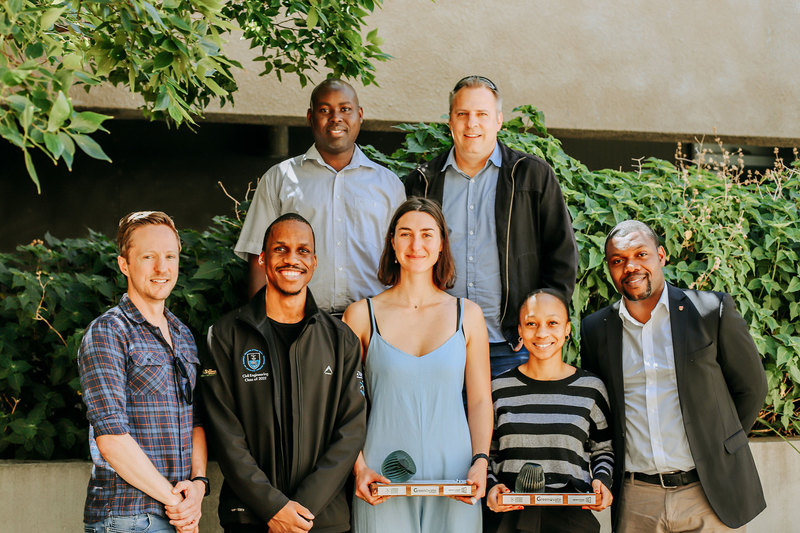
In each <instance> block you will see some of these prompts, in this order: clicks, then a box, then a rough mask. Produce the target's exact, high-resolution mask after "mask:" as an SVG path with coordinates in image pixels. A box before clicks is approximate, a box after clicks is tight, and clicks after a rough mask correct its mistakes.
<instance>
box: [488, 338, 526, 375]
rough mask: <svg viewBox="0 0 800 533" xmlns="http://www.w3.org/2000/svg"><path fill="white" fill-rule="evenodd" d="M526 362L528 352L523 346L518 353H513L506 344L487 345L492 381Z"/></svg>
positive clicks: (494, 343) (493, 343)
mask: <svg viewBox="0 0 800 533" xmlns="http://www.w3.org/2000/svg"><path fill="white" fill-rule="evenodd" d="M527 360H528V350H526V349H525V347H524V346H523V347H522V348H520V350H519V351H518V352H515V351H514V350H512V349H511V346H509V345H508V343H507V342H492V343H490V344H489V366H490V367H491V373H492V379H494V378H496V377H497V376H499V375H500V374H502V373H503V372H505V371H506V370H510V369H512V368H514V367H517V366H519V365H521V364H522V363H524V362H525V361H527Z"/></svg>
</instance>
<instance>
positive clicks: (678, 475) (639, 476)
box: [627, 468, 700, 489]
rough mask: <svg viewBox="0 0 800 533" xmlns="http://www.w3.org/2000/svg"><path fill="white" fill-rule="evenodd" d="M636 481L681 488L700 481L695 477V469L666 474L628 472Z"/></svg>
mask: <svg viewBox="0 0 800 533" xmlns="http://www.w3.org/2000/svg"><path fill="white" fill-rule="evenodd" d="M627 474H628V475H630V476H631V477H632V478H633V479H635V480H636V481H643V482H644V483H650V484H651V485H661V486H662V487H664V488H665V489H666V488H670V487H682V486H684V485H688V484H689V483H694V482H695V481H700V477H699V476H698V475H697V469H694V468H693V469H692V470H689V471H688V472H668V473H666V474H643V473H641V472H628V473H627Z"/></svg>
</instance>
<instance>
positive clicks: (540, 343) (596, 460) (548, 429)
mask: <svg viewBox="0 0 800 533" xmlns="http://www.w3.org/2000/svg"><path fill="white" fill-rule="evenodd" d="M518 327H519V335H520V338H521V340H522V342H523V343H524V345H525V348H527V350H528V353H529V356H528V361H527V362H526V363H523V364H522V365H520V366H519V367H517V368H513V369H511V370H509V371H508V372H506V373H504V374H501V375H500V376H498V377H496V378H495V379H493V380H492V400H493V402H494V410H495V430H494V435H493V437H492V447H491V461H490V473H489V476H488V487H489V492H488V496H487V506H488V507H489V509H491V510H492V511H495V512H497V513H505V515H503V517H502V520H500V527H499V529H498V532H503V533H507V532H509V533H510V532H519V531H526V532H528V531H533V532H547V533H552V532H562V531H563V532H565V533H566V532H569V533H575V532H597V531H600V524H599V522H598V521H597V519H596V518H595V517H594V515H593V514H592V513H591V512H589V511H587V510H585V509H591V510H594V511H600V510H602V509H605V508H606V507H608V506H609V505H610V504H611V499H612V498H611V491H610V490H609V488H610V486H611V474H612V470H613V468H614V453H613V451H612V449H611V431H610V428H609V407H608V394H607V393H606V388H605V386H604V385H603V382H602V381H601V380H600V378H598V377H597V376H595V375H594V374H591V373H589V372H586V371H584V370H581V369H578V368H575V367H574V366H572V365H569V364H567V363H565V362H564V361H562V359H561V348H562V347H563V346H564V342H565V341H566V339H567V338H569V333H570V323H569V316H568V314H567V306H566V304H565V303H564V301H563V300H562V297H561V296H560V295H559V293H558V292H556V291H553V290H550V289H539V290H537V291H534V292H533V293H531V294H530V296H528V298H526V300H525V302H523V304H522V307H521V308H520V313H519V326H518ZM528 462H532V463H538V464H540V465H542V467H543V470H544V472H545V484H546V492H592V491H593V492H595V493H596V494H599V495H600V502H599V503H598V504H597V505H594V506H590V507H584V508H580V507H540V506H531V507H524V508H523V507H521V506H517V505H502V504H500V497H499V494H501V493H505V492H511V488H513V487H514V484H515V481H516V477H517V474H518V473H519V471H520V469H521V468H522V466H523V465H524V464H525V463H528Z"/></svg>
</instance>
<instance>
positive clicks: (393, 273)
mask: <svg viewBox="0 0 800 533" xmlns="http://www.w3.org/2000/svg"><path fill="white" fill-rule="evenodd" d="M411 211H419V212H421V213H427V214H429V215H430V216H432V217H433V220H435V221H436V225H437V226H439V234H440V235H441V238H442V251H441V252H440V254H439V259H438V260H437V261H436V264H435V265H434V266H433V284H434V285H436V287H438V288H439V289H441V290H444V289H450V288H452V287H453V285H455V282H456V267H455V263H454V262H453V254H452V253H450V237H449V235H448V233H447V223H445V221H444V215H443V214H442V209H441V208H440V207H439V204H438V203H437V202H435V201H433V200H429V199H428V198H422V197H419V196H413V197H411V198H409V199H408V200H406V201H405V202H403V203H402V204H401V205H400V207H398V208H397V211H395V212H394V216H392V221H391V223H390V224H389V229H388V231H387V232H386V238H385V239H384V242H383V253H382V254H381V262H380V264H379V265H378V281H380V282H381V283H383V284H384V285H389V286H394V285H397V283H398V282H399V281H400V264H399V263H398V262H397V256H396V255H395V253H394V247H393V246H392V239H393V238H394V232H395V230H396V229H397V222H398V220H400V217H402V216H403V215H405V214H406V213H408V212H411Z"/></svg>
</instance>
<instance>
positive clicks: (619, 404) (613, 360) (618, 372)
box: [605, 300, 625, 420]
mask: <svg viewBox="0 0 800 533" xmlns="http://www.w3.org/2000/svg"><path fill="white" fill-rule="evenodd" d="M620 305H621V300H617V301H616V302H615V303H614V304H612V305H611V306H610V307H609V308H608V314H607V315H606V318H605V321H606V354H607V355H606V357H608V366H609V370H610V372H609V381H611V383H608V390H610V391H614V397H613V398H611V403H612V408H614V409H616V410H617V412H618V413H624V412H625V383H624V380H623V376H622V320H621V319H620V318H619V306H620ZM624 419H625V417H624V415H623V416H622V417H621V420H624Z"/></svg>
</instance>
